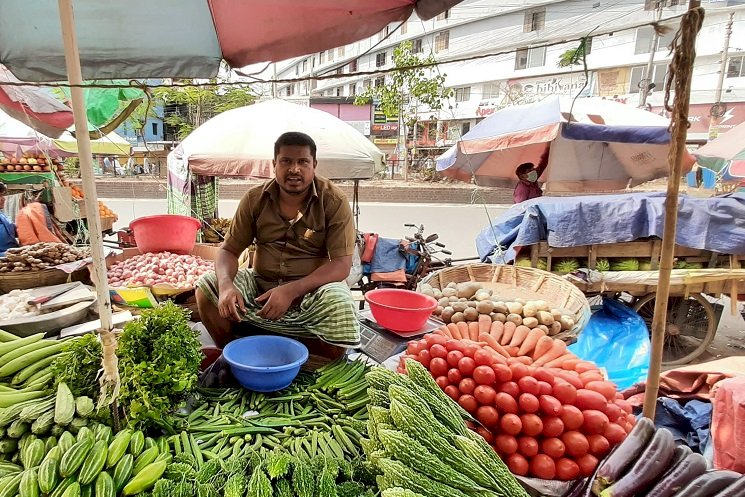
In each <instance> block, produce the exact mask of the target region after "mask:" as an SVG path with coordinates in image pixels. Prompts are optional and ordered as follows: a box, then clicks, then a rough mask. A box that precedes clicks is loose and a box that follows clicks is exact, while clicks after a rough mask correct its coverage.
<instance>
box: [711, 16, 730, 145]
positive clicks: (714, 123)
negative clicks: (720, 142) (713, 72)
mask: <svg viewBox="0 0 745 497" xmlns="http://www.w3.org/2000/svg"><path fill="white" fill-rule="evenodd" d="M734 18H735V13H734V12H730V13H729V21H728V22H727V30H726V31H725V34H724V47H722V59H721V60H720V62H719V79H718V80H717V89H716V93H715V94H714V103H715V104H716V105H717V108H718V112H717V115H714V113H711V115H710V116H709V140H713V139H714V138H716V137H717V135H719V124H720V123H721V122H722V114H721V106H720V105H719V104H721V103H722V89H723V87H724V76H725V75H726V74H727V61H728V60H729V40H730V38H731V37H732V23H733V21H734ZM712 110H713V109H712Z"/></svg>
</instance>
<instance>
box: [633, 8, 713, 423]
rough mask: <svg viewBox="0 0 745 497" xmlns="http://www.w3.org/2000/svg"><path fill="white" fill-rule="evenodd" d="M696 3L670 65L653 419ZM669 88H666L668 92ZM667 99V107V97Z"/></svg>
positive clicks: (650, 398) (649, 410)
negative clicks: (667, 168) (672, 91)
mask: <svg viewBox="0 0 745 497" xmlns="http://www.w3.org/2000/svg"><path fill="white" fill-rule="evenodd" d="M699 3H700V2H698V1H697V0H691V2H690V3H689V10H688V12H686V14H685V15H684V16H683V18H682V19H681V22H680V30H679V32H678V34H677V35H676V39H675V40H673V44H674V47H673V54H674V55H673V60H672V62H671V64H670V70H671V73H673V74H674V76H673V85H674V89H675V99H674V104H673V108H672V120H671V143H670V153H669V155H668V163H669V164H670V176H669V177H668V179H667V197H666V199H665V229H664V231H663V235H662V250H661V254H660V271H659V279H658V283H657V297H656V299H655V305H654V317H653V318H652V351H651V355H650V358H649V375H648V376H647V385H646V391H645V395H644V412H643V414H644V416H646V417H648V418H650V419H652V420H654V416H655V410H656V407H657V395H658V393H659V388H660V372H661V371H662V352H663V346H664V344H665V326H666V323H667V304H668V298H669V296H670V272H671V271H672V267H673V257H674V255H675V228H676V225H677V221H678V192H679V190H680V179H681V175H682V170H683V157H684V156H685V151H686V148H685V145H686V135H687V133H688V104H689V103H690V99H691V76H692V74H693V62H694V59H695V58H696V35H697V34H698V32H699V30H700V29H701V23H702V22H703V17H704V12H703V10H702V9H700V8H698V6H699ZM667 90H668V88H666V93H667ZM668 95H669V94H666V96H665V106H667V97H668Z"/></svg>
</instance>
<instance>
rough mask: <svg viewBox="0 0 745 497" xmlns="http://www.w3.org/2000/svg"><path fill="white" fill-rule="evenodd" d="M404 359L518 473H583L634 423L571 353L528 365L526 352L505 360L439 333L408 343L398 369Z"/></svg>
mask: <svg viewBox="0 0 745 497" xmlns="http://www.w3.org/2000/svg"><path fill="white" fill-rule="evenodd" d="M407 358H411V359H415V360H417V361H418V362H420V363H421V364H423V365H424V366H426V367H427V369H428V370H429V372H430V373H431V374H432V376H433V377H434V378H435V381H436V382H437V384H438V385H439V386H440V388H442V389H443V390H444V391H445V393H446V394H447V395H448V396H449V397H450V398H452V399H453V400H455V401H456V402H458V404H459V405H460V406H461V407H463V409H465V410H466V411H468V412H469V413H470V414H471V415H473V416H474V418H475V419H476V420H478V422H479V423H480V425H477V424H476V423H473V424H472V425H471V428H472V429H474V430H475V431H477V432H478V433H479V434H480V435H481V436H482V437H483V438H484V439H485V440H486V441H487V442H488V443H489V444H490V445H492V446H493V447H494V450H495V451H496V452H497V453H498V454H499V455H500V457H501V458H502V459H503V460H504V461H505V462H506V463H507V465H508V467H509V468H510V471H512V472H513V473H514V474H517V475H523V476H533V477H536V478H542V479H546V480H553V479H558V480H573V479H576V478H580V477H583V476H590V475H592V474H593V472H594V470H595V468H596V467H597V465H598V461H599V460H600V459H602V458H603V457H604V456H606V455H607V454H608V452H610V450H611V449H612V448H613V447H614V446H615V445H617V444H619V443H620V442H622V441H623V440H624V438H626V435H627V433H628V432H630V431H631V429H632V427H633V426H634V423H635V418H634V416H633V414H631V405H630V404H629V403H628V402H626V401H625V400H623V396H622V395H621V394H619V393H618V392H617V390H616V385H615V384H614V383H612V382H609V381H605V379H604V378H603V376H602V374H601V372H600V370H599V369H598V368H597V366H595V365H594V364H593V363H591V362H587V361H582V360H580V359H577V358H575V359H567V360H565V361H563V363H562V364H561V367H542V366H533V365H532V359H531V358H530V357H529V356H521V357H504V356H502V355H500V354H498V353H496V352H495V351H494V350H493V349H491V348H490V347H488V346H486V344H485V343H484V342H475V341H472V340H457V339H453V338H448V337H446V336H444V335H442V334H438V333H431V334H429V335H426V336H425V337H424V338H423V339H422V340H418V341H412V342H409V344H408V347H407V351H406V355H404V356H403V357H402V359H401V361H402V366H403V364H404V362H403V361H404V360H405V359H407ZM402 366H400V368H399V371H400V372H404V371H403V370H402V369H401V368H402Z"/></svg>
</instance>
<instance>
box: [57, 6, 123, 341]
mask: <svg viewBox="0 0 745 497" xmlns="http://www.w3.org/2000/svg"><path fill="white" fill-rule="evenodd" d="M58 5H59V12H60V23H61V25H62V41H63V43H64V47H65V65H66V66H67V79H68V81H69V82H70V85H72V86H71V88H70V100H72V113H73V117H74V118H75V138H76V139H77V141H78V157H79V159H80V175H81V176H82V179H83V191H84V192H85V196H86V199H87V201H86V202H85V215H86V217H87V218H88V231H89V234H90V239H91V255H92V256H93V276H94V280H95V283H96V295H97V297H98V314H99V317H100V319H101V328H103V329H104V330H106V331H110V330H111V329H112V328H113V323H112V319H111V300H110V298H109V288H108V278H107V277H106V261H105V259H104V253H103V236H102V235H101V218H100V217H99V215H98V195H97V194H96V182H95V179H94V176H93V155H92V153H91V139H90V136H89V135H88V117H87V115H86V108H85V96H84V95H83V88H82V87H81V86H80V85H82V84H83V75H82V72H81V70H80V54H79V52H78V42H77V38H76V35H75V16H74V13H73V9H72V0H58Z"/></svg>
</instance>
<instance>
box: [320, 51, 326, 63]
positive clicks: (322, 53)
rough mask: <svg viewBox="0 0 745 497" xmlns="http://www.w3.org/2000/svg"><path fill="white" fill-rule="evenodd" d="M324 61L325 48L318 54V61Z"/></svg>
mask: <svg viewBox="0 0 745 497" xmlns="http://www.w3.org/2000/svg"><path fill="white" fill-rule="evenodd" d="M324 62H326V51H325V50H324V51H323V52H321V53H319V54H318V63H319V64H323V63H324Z"/></svg>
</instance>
